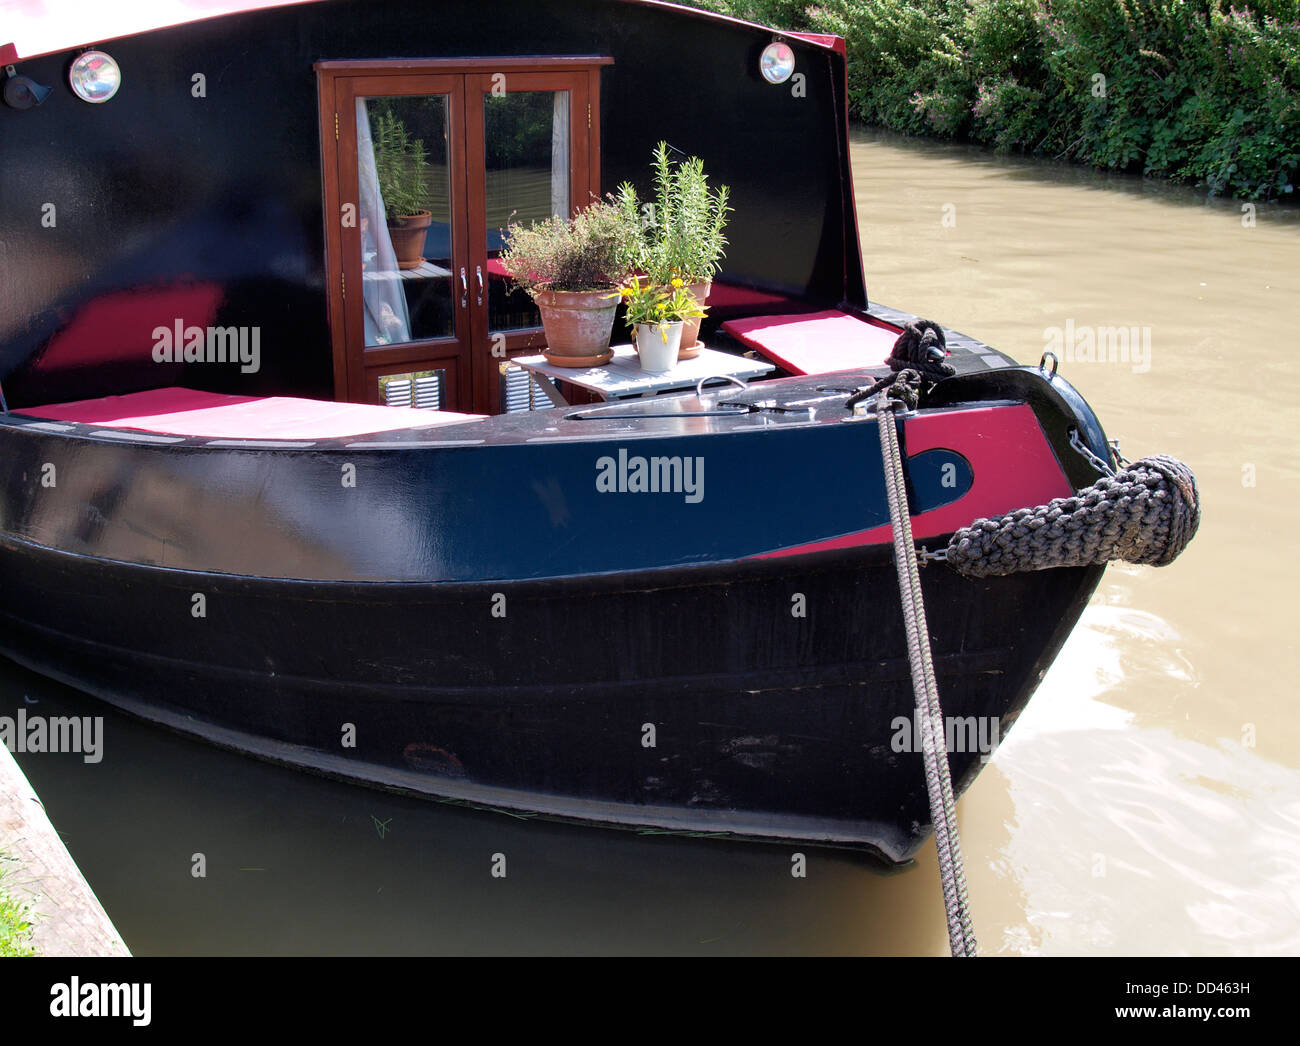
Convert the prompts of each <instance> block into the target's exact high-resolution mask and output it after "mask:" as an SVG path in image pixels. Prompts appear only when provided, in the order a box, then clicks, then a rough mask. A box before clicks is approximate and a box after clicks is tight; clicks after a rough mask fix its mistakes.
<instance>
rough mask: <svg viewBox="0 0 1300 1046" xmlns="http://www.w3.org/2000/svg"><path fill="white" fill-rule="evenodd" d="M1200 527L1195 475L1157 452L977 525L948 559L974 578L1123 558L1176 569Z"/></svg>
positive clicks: (955, 542) (961, 534)
mask: <svg viewBox="0 0 1300 1046" xmlns="http://www.w3.org/2000/svg"><path fill="white" fill-rule="evenodd" d="M1200 523H1201V505H1200V494H1199V491H1198V490H1197V487H1196V477H1195V476H1194V475H1193V474H1192V470H1191V469H1190V468H1188V467H1187V465H1185V464H1184V463H1183V462H1181V461H1179V460H1178V459H1177V458H1172V457H1170V456H1169V455H1167V454H1157V455H1154V456H1152V457H1149V458H1142V459H1141V460H1140V461H1135V462H1133V463H1131V464H1128V465H1126V466H1124V467H1123V468H1121V469H1119V470H1118V471H1114V472H1113V474H1112V475H1103V476H1102V477H1101V478H1100V479H1099V480H1097V482H1096V483H1094V484H1093V485H1092V486H1090V487H1085V488H1084V489H1083V490H1081V491H1079V493H1077V494H1075V495H1073V496H1071V497H1068V498H1054V499H1053V500H1052V501H1050V502H1048V503H1047V504H1046V505H1038V506H1036V507H1034V508H1022V509H1017V510H1016V511H1015V512H1011V513H1008V514H1007V515H1005V516H1002V517H1001V518H1000V519H977V520H976V521H975V522H974V523H972V524H971V525H970V526H968V527H963V528H962V529H961V530H958V531H957V532H956V533H955V534H953V536H952V539H951V540H950V541H949V542H948V549H947V555H946V557H945V558H946V560H947V562H948V563H949V565H951V566H952V567H953V569H955V570H957V571H959V572H960V573H962V574H964V575H966V576H967V577H993V576H1000V575H1004V574H1015V573H1019V572H1020V571H1027V570H1047V569H1049V568H1051V567H1084V566H1093V565H1096V564H1102V563H1109V562H1110V561H1111V560H1116V559H1120V560H1123V561H1124V562H1126V563H1145V564H1150V565H1152V566H1157V567H1163V566H1167V565H1168V564H1170V563H1172V562H1173V561H1174V560H1175V559H1176V558H1177V557H1178V556H1179V554H1180V553H1181V552H1182V551H1183V549H1185V548H1186V547H1187V545H1188V543H1189V542H1190V541H1191V540H1192V538H1193V537H1194V536H1195V535H1196V530H1197V528H1198V527H1199V526H1200Z"/></svg>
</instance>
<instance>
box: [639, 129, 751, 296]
mask: <svg viewBox="0 0 1300 1046" xmlns="http://www.w3.org/2000/svg"><path fill="white" fill-rule="evenodd" d="M653 170H654V191H655V198H654V203H653V204H652V205H651V206H649V207H648V208H642V206H641V203H640V201H639V200H638V198H637V194H636V189H635V188H633V186H632V185H630V184H629V183H627V182H624V183H623V184H622V185H620V186H619V187H618V196H617V200H618V204H619V207H620V208H621V209H622V210H623V213H624V214H625V215H627V216H628V218H629V219H630V220H632V221H636V220H637V219H638V215H639V216H640V224H641V225H642V227H643V229H644V237H643V241H642V243H641V244H640V246H639V248H638V250H637V259H636V265H637V267H639V268H640V269H642V270H643V271H644V272H645V273H646V274H647V275H648V276H649V277H650V279H651V281H652V282H654V283H656V284H666V283H669V282H670V281H671V280H672V279H673V278H674V277H677V276H680V277H681V278H682V279H683V280H685V281H686V282H687V283H707V282H708V281H709V280H711V279H712V278H713V277H714V276H715V275H716V274H717V272H718V268H719V264H720V262H721V261H722V258H723V255H724V254H725V249H726V246H727V238H726V236H725V235H723V230H725V229H726V227H727V215H728V214H729V213H730V212H731V206H730V204H729V203H728V200H729V199H730V195H731V190H730V189H729V188H728V187H727V186H725V185H720V186H718V188H717V189H710V188H709V176H708V175H707V174H705V173H704V161H703V160H701V159H700V158H699V157H698V156H691V157H688V158H687V159H685V160H682V161H680V162H677V163H674V162H673V160H672V158H671V157H669V155H668V143H667V142H660V143H659V144H658V145H657V146H655V151H654V160H653Z"/></svg>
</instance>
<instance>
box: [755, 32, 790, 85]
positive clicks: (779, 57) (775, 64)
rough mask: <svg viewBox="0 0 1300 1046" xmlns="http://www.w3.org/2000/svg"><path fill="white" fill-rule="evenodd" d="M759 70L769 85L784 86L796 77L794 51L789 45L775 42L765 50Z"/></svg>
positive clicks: (778, 41)
mask: <svg viewBox="0 0 1300 1046" xmlns="http://www.w3.org/2000/svg"><path fill="white" fill-rule="evenodd" d="M758 69H759V72H761V73H762V74H763V79H764V80H766V81H767V82H768V83H770V84H783V83H785V82H786V81H787V80H788V79H790V77H791V76H793V75H794V51H792V50H791V49H790V45H789V44H784V43H782V42H781V41H780V40H773V41H772V42H771V43H770V44H768V45H767V46H766V47H764V48H763V57H762V58H760V59H759V62H758Z"/></svg>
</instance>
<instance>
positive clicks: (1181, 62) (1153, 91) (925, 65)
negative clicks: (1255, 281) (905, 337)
mask: <svg viewBox="0 0 1300 1046" xmlns="http://www.w3.org/2000/svg"><path fill="white" fill-rule="evenodd" d="M687 2H688V3H690V4H691V6H695V7H704V8H708V9H710V10H714V11H722V12H724V13H727V14H733V15H737V16H739V17H742V18H749V19H752V20H754V21H758V22H764V23H766V24H770V25H777V26H780V27H782V28H787V29H794V30H801V29H802V30H813V31H820V32H832V33H838V34H839V35H841V36H843V37H844V38H845V39H846V40H847V41H848V47H849V96H850V104H851V106H852V109H853V113H854V115H855V116H856V117H857V118H858V119H860V120H863V121H865V122H867V123H869V124H873V125H876V126H884V127H890V128H893V129H895V130H899V131H904V132H906V133H909V134H919V135H931V136H936V137H943V138H956V139H963V140H970V141H976V142H983V143H986V144H988V145H991V146H993V147H995V148H997V149H1002V150H1016V151H1021V152H1026V153H1033V154H1041V155H1046V156H1053V157H1058V158H1063V159H1071V160H1076V161H1079V162H1082V163H1088V164H1093V165H1095V166H1097V167H1103V168H1107V169H1110V170H1123V171H1133V172H1138V173H1142V174H1148V175H1159V176H1162V177H1166V178H1174V179H1179V180H1185V181H1194V182H1198V183H1202V184H1204V185H1206V186H1208V187H1209V188H1210V190H1211V191H1212V192H1216V193H1229V194H1232V195H1236V196H1241V197H1246V198H1251V199H1257V198H1264V199H1269V198H1276V197H1283V198H1285V197H1286V196H1287V194H1290V193H1292V192H1293V183H1294V182H1295V180H1296V175H1297V168H1298V167H1300V0H1241V3H1242V6H1240V7H1232V6H1227V5H1222V4H1220V3H1217V2H1215V0H1207V2H1185V0H913V2H910V3H905V2H903V0H824V2H822V3H793V2H789V0H687Z"/></svg>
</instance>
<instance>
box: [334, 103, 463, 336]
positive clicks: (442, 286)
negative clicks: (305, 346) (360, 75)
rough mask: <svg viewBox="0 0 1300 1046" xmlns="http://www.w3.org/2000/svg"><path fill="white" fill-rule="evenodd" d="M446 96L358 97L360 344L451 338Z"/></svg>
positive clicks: (453, 327)
mask: <svg viewBox="0 0 1300 1046" xmlns="http://www.w3.org/2000/svg"><path fill="white" fill-rule="evenodd" d="M448 133H449V97H448V96H447V95H441V94H437V95H424V96H413V97H385V98H359V99H357V183H358V186H359V194H358V195H359V197H360V199H359V201H358V224H359V225H360V229H361V281H362V298H363V307H364V325H365V336H366V342H365V343H366V345H367V346H374V345H396V344H400V343H402V342H408V341H422V340H425V339H428V338H445V337H450V336H451V335H453V334H455V331H456V323H455V302H454V300H453V295H454V294H455V293H456V289H455V286H454V280H453V276H452V226H451V182H450V178H449V171H448Z"/></svg>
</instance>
